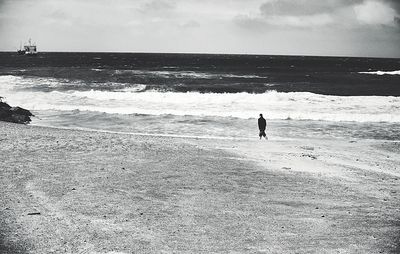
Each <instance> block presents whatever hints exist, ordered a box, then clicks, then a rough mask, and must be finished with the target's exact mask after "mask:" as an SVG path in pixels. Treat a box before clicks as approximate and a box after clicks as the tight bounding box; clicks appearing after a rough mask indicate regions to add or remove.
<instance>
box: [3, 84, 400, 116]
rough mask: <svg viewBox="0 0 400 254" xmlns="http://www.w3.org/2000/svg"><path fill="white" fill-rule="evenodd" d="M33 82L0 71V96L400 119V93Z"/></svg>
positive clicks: (179, 109)
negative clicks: (73, 86)
mask: <svg viewBox="0 0 400 254" xmlns="http://www.w3.org/2000/svg"><path fill="white" fill-rule="evenodd" d="M29 82H30V81H29V80H27V79H24V78H21V77H15V76H0V95H1V96H3V97H5V98H6V100H7V102H9V103H10V104H11V105H19V106H22V107H25V108H28V109H31V110H60V111H66V110H68V111H69V110H80V111H96V112H105V113H117V114H148V115H164V114H170V115H179V116H182V115H192V116H198V117H201V116H217V117H237V118H242V119H249V118H256V117H257V116H258V114H259V113H264V114H265V116H266V118H268V119H293V120H324V121H339V122H340V121H355V122H391V123H400V97H392V96H326V95H319V94H313V93H308V92H291V93H278V92H275V91H270V92H266V93H263V94H250V93H222V94H221V93H198V92H187V93H182V92H159V91H144V92H138V91H143V90H144V89H145V86H144V85H138V86H137V87H131V88H126V89H123V90H117V91H98V90H90V91H75V90H73V91H52V92H46V91H40V90H37V91H36V90H32V89H29V90H25V89H21V88H25V87H26V85H28V83H29ZM35 82H37V81H35ZM51 82H54V80H53V81H51ZM31 85H32V84H31ZM32 86H33V85H32Z"/></svg>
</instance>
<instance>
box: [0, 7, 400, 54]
mask: <svg viewBox="0 0 400 254" xmlns="http://www.w3.org/2000/svg"><path fill="white" fill-rule="evenodd" d="M29 38H32V41H34V42H35V43H36V44H37V45H38V50H39V51H95V52H99V51H105V52H110V51H112V52H176V53H232V54H272V55H276V54H278V55H331V56H363V57H400V0H201V1H200V0H113V1H110V0H0V50H1V51H10V50H11V51H12V50H16V49H17V48H19V44H20V41H22V43H24V42H27V41H28V39H29Z"/></svg>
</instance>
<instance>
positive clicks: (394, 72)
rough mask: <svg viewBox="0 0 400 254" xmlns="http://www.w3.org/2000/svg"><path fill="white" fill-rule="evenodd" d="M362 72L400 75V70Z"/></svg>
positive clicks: (362, 72) (364, 72)
mask: <svg viewBox="0 0 400 254" xmlns="http://www.w3.org/2000/svg"><path fill="white" fill-rule="evenodd" d="M359 73H360V74H370V75H379V76H382V75H400V70H398V71H361V72H359Z"/></svg>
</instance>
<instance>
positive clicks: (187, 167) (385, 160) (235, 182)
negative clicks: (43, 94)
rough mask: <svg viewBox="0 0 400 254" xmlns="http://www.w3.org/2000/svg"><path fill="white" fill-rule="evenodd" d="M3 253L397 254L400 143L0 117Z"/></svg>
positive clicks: (1, 243) (399, 240) (399, 230)
mask: <svg viewBox="0 0 400 254" xmlns="http://www.w3.org/2000/svg"><path fill="white" fill-rule="evenodd" d="M0 144H1V145H0V149H1V151H0V152H1V153H0V154H1V158H0V183H1V189H0V194H1V196H0V197H1V198H0V202H1V203H0V204H1V206H0V213H1V221H0V226H1V227H0V237H1V239H0V250H1V252H2V253H227V252H228V253H396V252H397V253H398V252H399V251H400V247H399V242H400V195H399V193H400V166H399V165H400V156H399V152H398V151H399V150H400V143H399V142H388V141H365V140H364V141H363V140H317V139H315V140H281V141H279V140H275V141H264V140H262V141H260V140H257V138H255V139H254V140H248V141H244V140H216V139H195V138H177V137H151V136H140V135H128V134H111V133H100V132H87V131H74V130H62V129H51V128H43V127H35V126H24V125H16V124H9V123H3V122H0Z"/></svg>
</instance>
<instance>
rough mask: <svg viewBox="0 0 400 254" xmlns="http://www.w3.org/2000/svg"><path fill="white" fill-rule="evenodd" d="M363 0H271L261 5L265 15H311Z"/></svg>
mask: <svg viewBox="0 0 400 254" xmlns="http://www.w3.org/2000/svg"><path fill="white" fill-rule="evenodd" d="M362 2H363V0H323V1H321V0H296V1H291V0H270V1H268V2H265V3H263V4H262V5H261V6H260V11H261V14H262V15H263V16H271V15H272V16H310V15H319V14H324V13H331V12H332V11H335V10H337V9H339V8H345V7H348V6H352V5H354V4H358V3H362Z"/></svg>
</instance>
